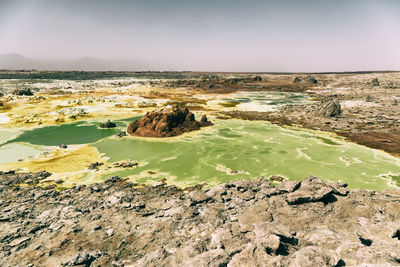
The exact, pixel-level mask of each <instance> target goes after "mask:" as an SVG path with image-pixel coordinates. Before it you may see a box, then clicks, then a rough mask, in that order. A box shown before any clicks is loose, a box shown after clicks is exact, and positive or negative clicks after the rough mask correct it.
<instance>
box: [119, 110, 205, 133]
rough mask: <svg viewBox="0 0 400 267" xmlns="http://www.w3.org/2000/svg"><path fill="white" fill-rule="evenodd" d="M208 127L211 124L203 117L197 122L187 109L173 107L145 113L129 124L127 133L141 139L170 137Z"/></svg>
mask: <svg viewBox="0 0 400 267" xmlns="http://www.w3.org/2000/svg"><path fill="white" fill-rule="evenodd" d="M210 125H212V123H211V122H209V121H208V120H207V117H206V116H205V115H204V116H203V117H202V118H201V121H200V122H198V121H196V120H195V117H194V114H193V113H192V112H190V111H189V110H188V109H187V108H179V107H173V108H169V109H164V110H160V111H153V112H149V113H147V114H146V115H145V116H144V117H143V118H141V119H140V120H137V121H133V122H131V123H130V124H129V126H128V129H127V132H128V133H129V134H130V135H135V136H143V137H171V136H176V135H181V134H183V133H185V132H190V131H195V130H199V129H200V127H205V126H210Z"/></svg>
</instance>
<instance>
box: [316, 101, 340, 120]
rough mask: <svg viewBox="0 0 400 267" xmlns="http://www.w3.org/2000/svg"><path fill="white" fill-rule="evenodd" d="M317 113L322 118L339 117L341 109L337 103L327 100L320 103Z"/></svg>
mask: <svg viewBox="0 0 400 267" xmlns="http://www.w3.org/2000/svg"><path fill="white" fill-rule="evenodd" d="M317 113H318V115H320V116H322V117H326V118H332V117H337V116H339V115H341V114H342V109H341V106H340V103H339V101H334V100H329V101H326V102H322V103H321V106H320V107H319V109H318V110H317Z"/></svg>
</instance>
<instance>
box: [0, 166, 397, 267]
mask: <svg viewBox="0 0 400 267" xmlns="http://www.w3.org/2000/svg"><path fill="white" fill-rule="evenodd" d="M49 175H50V174H49V173H45V172H40V173H26V174H23V173H13V172H8V173H2V174H0V266H232V267H233V266H354V265H363V266H364V265H379V266H399V265H400V193H399V192H398V191H389V190H386V191H382V192H374V191H366V190H348V189H347V188H346V185H345V184H332V183H325V182H323V181H322V180H321V179H319V178H317V177H309V178H306V179H305V180H303V181H301V182H296V181H283V182H282V183H281V184H280V185H279V186H277V187H276V186H274V185H272V184H271V183H270V182H269V181H268V180H267V179H264V178H262V177H260V178H258V179H256V180H252V181H235V182H229V183H226V184H222V185H220V186H217V187H213V188H211V189H207V190H201V189H199V187H193V188H187V189H185V190H182V189H179V188H177V187H174V186H169V185H165V184H163V183H160V184H158V185H153V186H147V185H138V184H132V183H129V182H126V181H124V180H122V179H120V178H118V177H112V178H110V179H108V180H106V181H105V182H104V183H101V184H92V185H90V186H79V187H73V188H71V189H67V190H64V191H61V192H58V191H55V190H53V189H45V188H41V187H37V186H36V183H37V182H38V181H40V180H41V179H44V178H46V177H48V176H49ZM17 184H18V185H19V186H16V185H17ZM21 185H24V186H21Z"/></svg>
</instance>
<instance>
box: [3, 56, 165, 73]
mask: <svg viewBox="0 0 400 267" xmlns="http://www.w3.org/2000/svg"><path fill="white" fill-rule="evenodd" d="M157 67H158V68H159V67H160V66H154V65H153V66H151V64H146V63H143V62H135V61H132V60H125V59H100V58H93V57H82V58H78V59H73V60H63V59H52V58H48V59H46V58H28V57H24V56H22V55H20V54H16V53H12V54H3V55H0V69H7V70H31V69H34V70H78V71H138V70H152V69H154V68H157Z"/></svg>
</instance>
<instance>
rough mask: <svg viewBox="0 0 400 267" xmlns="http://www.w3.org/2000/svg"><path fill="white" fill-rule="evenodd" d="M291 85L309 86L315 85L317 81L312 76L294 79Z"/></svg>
mask: <svg viewBox="0 0 400 267" xmlns="http://www.w3.org/2000/svg"><path fill="white" fill-rule="evenodd" d="M293 83H309V84H317V83H318V81H317V79H315V78H314V77H312V76H307V77H305V78H300V77H295V78H294V80H293Z"/></svg>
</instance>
